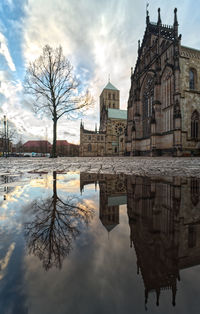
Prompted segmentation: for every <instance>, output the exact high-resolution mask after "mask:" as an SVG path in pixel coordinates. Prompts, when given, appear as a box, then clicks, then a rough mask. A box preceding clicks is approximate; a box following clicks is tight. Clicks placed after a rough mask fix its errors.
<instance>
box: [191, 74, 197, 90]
mask: <svg viewBox="0 0 200 314" xmlns="http://www.w3.org/2000/svg"><path fill="white" fill-rule="evenodd" d="M196 81H197V77H196V70H195V69H190V72H189V85H190V89H195V88H196Z"/></svg>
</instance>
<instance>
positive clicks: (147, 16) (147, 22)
mask: <svg viewBox="0 0 200 314" xmlns="http://www.w3.org/2000/svg"><path fill="white" fill-rule="evenodd" d="M149 22H150V19H149V11H148V10H147V15H146V24H147V25H149Z"/></svg>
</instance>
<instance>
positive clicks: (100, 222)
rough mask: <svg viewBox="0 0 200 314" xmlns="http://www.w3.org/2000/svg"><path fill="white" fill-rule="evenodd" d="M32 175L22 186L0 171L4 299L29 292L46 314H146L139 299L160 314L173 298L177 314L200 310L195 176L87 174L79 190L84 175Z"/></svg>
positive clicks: (199, 211)
mask: <svg viewBox="0 0 200 314" xmlns="http://www.w3.org/2000/svg"><path fill="white" fill-rule="evenodd" d="M31 178H32V180H31V181H30V184H24V185H23V189H21V190H20V191H19V186H17V185H15V182H12V178H11V177H9V178H5V177H2V178H1V180H2V181H1V182H2V187H3V190H2V195H4V192H5V190H4V189H5V188H6V185H7V186H8V188H7V189H6V193H7V194H6V199H5V200H4V201H3V200H2V204H3V206H2V207H1V211H0V214H1V216H0V227H1V228H0V235H1V239H2V241H1V243H0V245H1V246H2V247H1V249H0V268H1V272H0V280H1V286H2V283H4V285H5V286H4V287H5V288H4V289H2V291H3V293H4V294H3V293H2V294H1V296H2V297H0V302H1V300H7V299H9V300H10V299H15V300H16V302H15V304H14V305H13V308H15V306H16V304H19V303H20V302H22V301H19V300H21V299H22V298H27V299H29V302H30V303H28V302H24V301H23V302H24V304H28V308H29V309H30V308H31V309H33V310H32V312H31V311H30V313H43V314H44V313H51V312H59V313H66V312H69V313H72V312H73V313H80V312H81V311H82V312H84V313H100V312H101V313H104V312H109V313H124V312H126V313H132V312H133V308H134V310H135V312H136V313H143V312H144V311H145V310H144V309H143V302H144V304H145V308H146V309H147V308H148V309H150V310H151V309H153V310H155V306H156V304H157V306H158V305H160V307H159V311H162V313H169V309H168V307H167V305H168V304H169V305H170V307H171V304H173V305H175V304H176V303H177V306H176V308H175V311H176V313H188V312H189V311H188V308H190V307H192V309H197V308H198V310H199V304H198V300H197V299H198V298H196V295H195V293H198V280H196V278H197V279H198V278H199V269H200V268H198V267H194V266H196V265H200V193H199V192H200V191H199V190H200V181H199V180H198V179H195V178H175V177H174V178H168V177H165V178H163V177H162V178H158V177H152V178H150V177H138V176H126V175H123V174H119V175H105V174H88V173H81V174H80V191H79V181H78V179H79V176H78V174H76V175H74V176H73V175H67V174H59V175H57V174H56V172H54V173H53V181H52V176H48V175H46V176H43V175H41V176H37V177H31ZM33 178H34V180H33ZM35 178H36V179H35ZM13 180H18V179H17V178H15V179H13ZM93 185H94V186H95V188H96V191H95V189H94V186H93ZM52 188H53V193H52ZM80 192H81V193H80ZM49 193H50V194H49ZM11 194H12V195H11ZM80 194H82V195H80ZM11 196H12V197H11ZM33 199H34V200H33ZM98 202H99V204H97V203H98ZM121 205H123V206H121ZM92 208H97V212H96V215H95V214H94V212H93V210H92ZM22 209H23V210H22ZM98 217H99V219H98ZM88 224H89V228H85V226H87V225H88ZM102 226H103V227H102ZM24 234H25V242H26V245H25V247H27V248H28V251H29V253H30V254H29V255H27V254H26V252H24ZM107 234H108V235H109V239H107ZM78 235H81V236H80V237H79V238H78V239H77V236H78ZM75 239H76V241H75ZM129 242H130V245H129ZM129 246H130V247H129ZM72 247H74V248H75V249H74V250H73V252H72ZM2 248H3V249H2ZM70 252H71V254H69V253H70ZM66 256H67V258H65V257H66ZM35 257H36V258H35ZM38 258H39V259H40V260H41V262H40V260H39V259H38ZM41 265H43V267H44V269H45V270H49V269H50V268H52V269H51V271H49V272H48V273H47V272H44V271H43V268H42V267H41ZM53 266H55V267H53ZM61 267H62V269H61ZM56 268H58V269H56ZM186 269H188V270H187V271H184V270H186ZM83 270H84V271H83ZM136 272H137V275H134V274H136ZM24 273H25V275H24ZM17 274H18V275H19V276H18V278H16V277H15V276H17ZM13 278H14V279H13ZM180 280H181V282H180V283H179V281H180ZM10 283H12V284H10ZM69 283H70V285H69ZM10 287H11V288H10ZM13 287H14V288H13ZM18 287H20V289H18ZM22 287H25V288H24V290H23V289H22ZM50 287H51V288H50ZM11 290H12V297H11V298H10V294H9V293H10V291H11ZM22 290H23V293H22V292H21V291H22ZM44 290H45V294H44V293H43V292H44ZM4 291H5V292H4ZM63 291H64V293H63ZM0 292H1V291H0ZM20 293H21V294H20ZM150 294H152V295H151V296H150ZM7 295H8V296H9V297H8V298H7V299H6V298H5V296H7ZM66 295H67V297H68V299H66ZM75 295H78V296H79V300H80V303H79V302H74V296H75ZM58 296H59V297H58ZM168 297H169V298H170V303H169V301H168ZM20 298H21V299H20ZM57 298H58V299H59V298H60V299H59V302H57V301H58V300H57ZM153 298H155V301H153V302H152V299H153ZM23 300H24V299H23ZM52 300H53V301H55V304H57V303H59V304H60V305H62V308H61V309H59V310H57V305H56V306H55V307H54V308H53V309H52V306H53V304H54V302H53V301H52ZM25 301H27V300H25ZM195 302H196V303H195ZM75 303H76V304H75ZM30 304H31V305H30ZM194 304H195V306H194ZM4 306H5V308H6V309H7V307H8V305H7V303H6V302H5V305H4ZM44 307H45V308H46V311H45V310H44ZM88 307H89V309H88ZM0 308H2V304H1V303H0ZM38 308H40V309H42V310H41V311H38ZM116 309H117V310H116ZM194 311H195V310H191V313H193V314H194V313H198V311H196V312H194ZM18 312H19V313H21V312H22V311H18ZM5 313H6V311H5Z"/></svg>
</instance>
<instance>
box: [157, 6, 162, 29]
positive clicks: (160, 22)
mask: <svg viewBox="0 0 200 314" xmlns="http://www.w3.org/2000/svg"><path fill="white" fill-rule="evenodd" d="M161 24H162V21H161V17H160V8H158V22H157V25H161Z"/></svg>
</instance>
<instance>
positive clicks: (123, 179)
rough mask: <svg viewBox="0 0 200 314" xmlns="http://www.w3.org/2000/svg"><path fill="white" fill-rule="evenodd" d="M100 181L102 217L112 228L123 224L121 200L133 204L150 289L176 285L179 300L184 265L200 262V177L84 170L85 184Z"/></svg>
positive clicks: (133, 231) (135, 242)
mask: <svg viewBox="0 0 200 314" xmlns="http://www.w3.org/2000/svg"><path fill="white" fill-rule="evenodd" d="M91 183H95V185H97V184H99V187H100V204H99V218H100V220H101V222H102V224H103V225H104V226H105V228H106V229H107V230H108V231H109V232H110V231H112V229H114V228H115V227H116V226H117V225H118V224H119V219H120V217H119V206H120V205H122V204H127V215H128V221H129V227H130V246H131V247H134V248H135V252H136V256H137V269H138V274H139V273H141V276H142V279H143V283H144V295H145V306H146V307H147V302H148V296H149V293H150V292H152V291H154V292H155V294H156V305H157V306H158V305H159V299H160V296H161V292H162V290H170V291H171V294H172V304H173V306H175V302H176V301H175V299H176V292H177V280H178V281H179V280H180V270H183V269H185V268H189V267H193V266H195V265H199V264H200V204H199V192H200V191H199V186H200V185H199V184H200V182H199V180H198V179H195V178H186V179H183V178H147V177H136V176H124V175H115V176H113V175H104V174H98V175H95V174H87V173H82V174H81V175H80V189H81V191H83V190H84V186H85V185H87V184H91Z"/></svg>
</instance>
